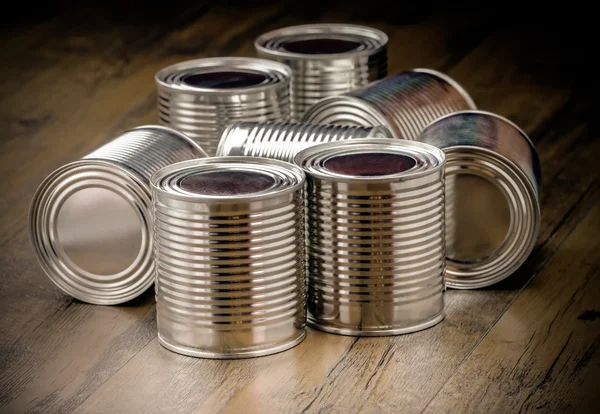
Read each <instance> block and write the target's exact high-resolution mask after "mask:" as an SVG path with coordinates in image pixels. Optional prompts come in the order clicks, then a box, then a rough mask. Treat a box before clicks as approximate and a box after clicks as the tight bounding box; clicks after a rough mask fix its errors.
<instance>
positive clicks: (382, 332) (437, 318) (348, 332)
mask: <svg viewBox="0 0 600 414" xmlns="http://www.w3.org/2000/svg"><path fill="white" fill-rule="evenodd" d="M445 317H446V313H445V312H444V311H442V312H440V313H438V314H436V315H434V316H433V317H432V318H430V319H427V320H426V321H424V322H421V323H419V324H418V325H414V326H410V327H406V328H397V329H393V328H392V329H379V330H376V329H373V330H357V329H351V328H338V327H335V326H326V325H321V324H320V323H318V322H317V321H316V320H315V319H313V318H311V317H310V316H309V317H308V321H307V325H308V326H310V327H311V328H313V329H317V330H319V331H323V332H327V333H332V334H337V335H345V336H392V335H403V334H408V333H413V332H418V331H422V330H424V329H427V328H431V327H432V326H434V325H437V324H438V323H440V322H441V321H442V320H443V319H444V318H445Z"/></svg>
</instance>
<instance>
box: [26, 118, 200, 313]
mask: <svg viewBox="0 0 600 414" xmlns="http://www.w3.org/2000/svg"><path fill="white" fill-rule="evenodd" d="M199 157H206V153H205V152H204V151H203V150H202V148H200V147H199V146H198V145H197V144H196V143H195V142H193V141H192V140H191V139H190V138H188V137H186V136H185V135H183V134H181V133H179V132H176V131H173V130H171V129H169V128H166V127H162V126H153V125H150V126H141V127H138V128H134V129H131V130H128V131H125V132H124V133H123V134H122V135H120V136H118V137H117V138H115V139H113V140H112V141H110V142H108V143H107V144H105V145H103V146H101V147H100V148H98V149H96V150H95V151H93V152H91V153H90V154H88V155H86V156H84V157H83V158H81V159H79V160H77V161H74V162H72V163H69V164H67V165H64V166H62V167H60V168H58V169H57V170H55V171H54V172H52V173H51V174H50V175H48V177H46V179H45V180H44V181H43V182H42V183H41V185H40V186H39V187H38V189H37V191H36V193H35V195H34V197H33V200H32V203H31V207H30V212H29V234H30V239H31V243H32V245H33V250H34V252H35V254H36V256H37V259H38V261H39V263H40V265H41V267H42V269H43V270H44V271H45V273H46V274H47V275H48V277H49V278H50V279H51V280H52V281H53V282H54V283H55V284H56V285H57V286H58V287H59V288H60V289H61V290H62V291H63V292H65V293H66V294H68V295H71V296H73V297H75V298H77V299H79V300H81V301H83V302H87V303H92V304H97V305H115V304H120V303H123V302H126V301H128V300H131V299H133V298H135V297H137V296H138V295H140V294H142V293H143V292H144V291H146V290H147V289H148V288H149V287H150V286H151V285H152V283H153V282H154V261H153V258H152V237H151V235H152V209H151V206H152V204H151V197H150V187H149V179H150V176H151V175H152V174H153V173H154V172H155V171H156V170H158V169H159V168H161V167H164V166H166V165H168V164H170V163H173V162H178V161H183V160H189V159H193V158H199Z"/></svg>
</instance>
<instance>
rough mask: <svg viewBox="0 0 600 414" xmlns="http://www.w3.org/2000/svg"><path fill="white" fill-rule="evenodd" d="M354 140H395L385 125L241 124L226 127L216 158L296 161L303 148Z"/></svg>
mask: <svg viewBox="0 0 600 414" xmlns="http://www.w3.org/2000/svg"><path fill="white" fill-rule="evenodd" d="M352 138H392V133H391V131H390V130H389V129H387V128H386V127H384V126H378V127H354V126H346V125H317V124H304V123H295V122H277V121H275V122H238V123H235V124H232V125H230V126H229V127H227V129H226V130H225V132H223V136H222V137H221V141H220V142H219V147H218V148H217V156H250V157H265V158H275V159H279V160H282V161H288V162H293V160H294V156H295V155H296V154H297V153H298V152H299V151H301V150H303V149H304V148H308V147H310V146H313V145H317V144H321V143H324V142H334V141H342V140H346V139H352Z"/></svg>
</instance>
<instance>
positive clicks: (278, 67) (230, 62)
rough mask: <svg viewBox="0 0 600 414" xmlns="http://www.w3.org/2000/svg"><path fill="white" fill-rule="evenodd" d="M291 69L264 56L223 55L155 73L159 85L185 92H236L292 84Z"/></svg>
mask: <svg viewBox="0 0 600 414" xmlns="http://www.w3.org/2000/svg"><path fill="white" fill-rule="evenodd" d="M291 76H292V71H291V69H290V68H289V67H288V66H287V65H285V64H283V63H279V62H274V61H271V60H267V59H260V58H246V57H219V58H203V59H195V60H189V61H185V62H180V63H176V64H174V65H171V66H167V67H165V68H163V69H161V70H160V71H158V72H157V73H156V75H155V80H156V83H157V84H158V85H160V86H161V87H164V88H169V89H175V90H178V91H181V92H191V93H194V92H196V93H201V94H214V95H236V94H241V93H248V92H250V91H252V92H257V91H263V90H268V89H270V88H273V87H278V86H280V85H281V84H282V83H289V81H290V79H291Z"/></svg>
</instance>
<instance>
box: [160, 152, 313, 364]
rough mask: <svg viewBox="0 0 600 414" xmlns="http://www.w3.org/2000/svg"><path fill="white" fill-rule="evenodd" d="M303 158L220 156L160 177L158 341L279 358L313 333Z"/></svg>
mask: <svg viewBox="0 0 600 414" xmlns="http://www.w3.org/2000/svg"><path fill="white" fill-rule="evenodd" d="M304 181H305V176H304V173H303V172H302V170H301V169H300V168H298V167H296V166H295V165H293V164H291V163H287V162H283V161H279V160H271V159H258V158H250V157H229V158H226V157H214V158H206V159H202V160H197V161H190V162H183V163H178V164H174V165H171V166H169V167H166V168H164V169H162V170H160V171H158V172H157V173H156V174H155V175H154V176H153V178H152V197H153V204H154V214H155V221H154V238H155V257H156V266H157V273H156V303H157V322H158V339H159V342H160V344H161V345H163V346H164V347H165V348H167V349H169V350H171V351H174V352H177V353H181V354H184V355H188V356H195V357H204V358H215V359H234V358H248V357H257V356H263V355H269V354H273V353H276V352H280V351H283V350H286V349H289V348H291V347H293V346H295V345H297V344H298V343H300V342H301V341H302V340H303V338H304V336H305V331H306V328H305V326H306V311H305V305H306V281H305V269H304V261H303V242H302V241H303V228H302V223H303V210H302V191H303V184H304Z"/></svg>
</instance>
